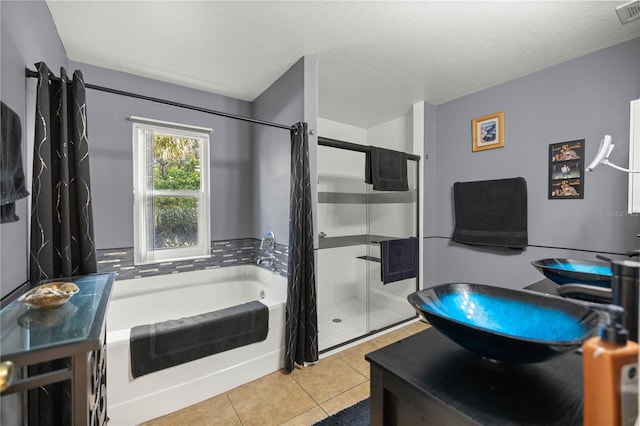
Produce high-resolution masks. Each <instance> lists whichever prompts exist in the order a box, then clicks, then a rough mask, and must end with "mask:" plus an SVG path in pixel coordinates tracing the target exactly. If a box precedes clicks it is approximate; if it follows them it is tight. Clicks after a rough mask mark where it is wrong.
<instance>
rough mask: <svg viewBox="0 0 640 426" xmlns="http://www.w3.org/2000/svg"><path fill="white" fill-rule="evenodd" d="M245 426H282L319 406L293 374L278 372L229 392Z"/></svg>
mask: <svg viewBox="0 0 640 426" xmlns="http://www.w3.org/2000/svg"><path fill="white" fill-rule="evenodd" d="M227 395H229V400H230V401H231V403H232V404H233V407H234V408H235V410H236V412H237V413H238V416H240V420H241V421H242V424H243V425H244V426H250V425H261V426H267V425H278V424H280V423H282V422H285V421H287V420H289V419H292V418H294V417H296V416H297V415H299V414H302V413H304V412H305V411H307V410H309V409H311V408H313V407H314V406H315V405H316V404H315V402H314V401H313V400H312V399H311V397H310V396H309V395H308V394H307V393H306V392H305V391H304V390H303V389H302V388H301V387H300V385H298V383H296V381H295V380H293V378H292V377H291V375H290V374H286V373H284V372H283V371H277V372H275V373H271V374H269V375H267V376H264V377H261V378H260V379H257V380H254V381H253V382H250V383H247V384H245V385H242V386H240V387H238V388H235V389H232V390H230V391H229V392H227Z"/></svg>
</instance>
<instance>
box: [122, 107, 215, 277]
mask: <svg viewBox="0 0 640 426" xmlns="http://www.w3.org/2000/svg"><path fill="white" fill-rule="evenodd" d="M130 120H131V121H132V122H133V135H132V140H133V194H134V201H133V217H134V220H133V230H134V263H135V264H136V265H144V264H149V263H158V262H165V261H173V260H184V259H194V258H200V257H209V256H210V255H211V220H210V210H211V199H210V192H209V188H210V184H209V165H210V158H209V143H210V138H209V134H210V133H211V132H212V129H207V128H204V127H196V126H188V125H183V124H178V123H170V122H166V121H159V120H152V119H147V118H141V117H131V118H130ZM154 134H162V135H171V136H176V137H184V138H190V139H195V140H197V141H198V143H199V149H200V190H199V191H185V190H154V189H149V188H147V184H146V183H147V182H146V178H147V177H146V173H147V168H148V165H147V155H146V143H147V142H148V141H149V139H150V138H151V139H153V136H154ZM179 195H185V196H190V197H196V198H198V244H197V245H195V246H191V247H180V248H170V249H161V250H154V249H153V246H154V244H153V242H151V243H150V242H149V239H150V238H153V237H152V236H150V235H148V234H149V233H148V232H147V226H146V223H147V222H146V219H147V218H146V216H147V215H148V214H152V212H147V205H148V203H146V202H145V201H147V200H148V199H149V198H151V197H159V196H179Z"/></svg>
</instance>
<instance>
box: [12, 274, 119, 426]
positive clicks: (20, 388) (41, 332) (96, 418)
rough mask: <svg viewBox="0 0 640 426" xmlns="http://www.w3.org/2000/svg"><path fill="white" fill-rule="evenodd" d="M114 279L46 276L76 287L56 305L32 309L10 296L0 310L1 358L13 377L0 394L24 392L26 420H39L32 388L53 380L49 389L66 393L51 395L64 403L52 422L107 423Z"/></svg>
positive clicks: (105, 275) (36, 397)
mask: <svg viewBox="0 0 640 426" xmlns="http://www.w3.org/2000/svg"><path fill="white" fill-rule="evenodd" d="M114 278H115V273H106V274H91V275H85V276H79V277H71V278H58V279H55V280H49V281H69V282H73V283H75V284H76V285H77V286H78V288H79V291H78V293H76V294H75V295H74V296H73V297H71V299H69V301H67V302H66V303H65V304H63V305H61V306H58V307H56V308H51V309H31V308H28V307H27V306H26V305H24V304H23V303H22V302H20V301H19V300H14V301H12V302H11V303H10V304H8V305H7V306H6V307H4V308H3V309H2V311H1V312H0V321H1V322H0V330H1V334H0V362H6V361H11V362H12V363H13V365H14V368H15V376H16V377H15V378H14V379H13V380H12V383H11V384H10V386H9V387H8V388H6V389H5V390H4V391H2V394H1V395H2V396H5V395H8V394H11V393H17V392H23V396H24V402H25V404H26V405H27V407H26V410H24V411H26V412H27V413H28V414H27V415H28V416H29V422H28V423H29V424H38V423H39V421H38V415H39V414H40V410H39V409H38V401H37V399H38V396H37V395H36V393H37V392H40V391H39V390H37V389H38V388H40V387H44V386H47V385H52V384H58V385H56V386H54V387H53V390H54V391H53V392H56V393H57V392H60V393H64V394H66V393H67V392H68V395H64V396H63V397H62V398H58V399H55V401H64V402H65V404H64V405H65V406H64V407H56V410H58V411H56V415H55V418H54V420H55V421H54V423H56V424H60V423H70V424H72V425H74V426H75V425H80V426H83V425H87V426H89V425H90V426H98V425H105V424H106V423H107V421H108V418H107V412H106V407H107V401H106V396H107V390H106V385H107V383H106V377H107V359H106V311H107V305H108V302H109V296H110V293H111V287H112V285H113V281H114ZM46 282H47V281H43V282H40V283H37V284H36V285H40V284H44V283H46ZM34 286H35V285H34ZM33 389H35V390H33ZM27 394H30V395H27ZM27 401H28V402H27ZM24 411H23V412H24ZM59 417H62V418H59ZM34 422H35V423H34Z"/></svg>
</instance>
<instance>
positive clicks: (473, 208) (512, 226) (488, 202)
mask: <svg viewBox="0 0 640 426" xmlns="http://www.w3.org/2000/svg"><path fill="white" fill-rule="evenodd" d="M453 203H454V209H455V219H456V223H455V227H454V230H453V236H452V237H451V239H452V240H453V241H455V242H458V243H462V244H470V245H480V246H493V247H507V248H513V249H523V248H525V247H526V246H527V244H528V234H527V182H526V181H525V179H524V178H523V177H516V178H511V179H496V180H485V181H478V182H456V183H454V184H453Z"/></svg>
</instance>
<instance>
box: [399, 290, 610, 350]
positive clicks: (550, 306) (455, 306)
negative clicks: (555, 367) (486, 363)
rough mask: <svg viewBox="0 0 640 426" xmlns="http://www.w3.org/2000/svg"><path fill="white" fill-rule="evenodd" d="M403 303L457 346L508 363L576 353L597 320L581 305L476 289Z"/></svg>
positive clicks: (429, 293)
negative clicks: (576, 349)
mask: <svg viewBox="0 0 640 426" xmlns="http://www.w3.org/2000/svg"><path fill="white" fill-rule="evenodd" d="M408 300H409V303H410V304H411V305H412V306H413V307H414V309H415V310H416V311H417V312H418V314H419V315H420V316H422V317H423V318H424V319H425V320H426V321H428V322H429V323H431V324H432V325H433V326H434V327H435V328H436V329H438V330H439V331H440V332H441V333H443V334H444V335H446V336H447V337H449V338H450V339H451V340H453V341H454V342H456V343H457V344H459V345H460V346H462V347H464V348H466V349H468V350H470V351H471V352H475V353H477V354H478V355H481V356H483V357H486V358H489V359H492V360H496V361H503V362H511V363H533V362H540V361H544V360H546V359H549V358H551V357H553V356H555V355H559V354H561V353H564V352H567V351H569V350H571V349H574V348H577V347H579V346H581V345H582V343H583V342H584V341H585V340H586V339H588V338H589V337H591V336H592V335H593V331H594V330H595V328H596V326H597V323H598V314H597V313H596V312H594V311H592V310H590V309H588V308H587V307H585V306H584V305H580V304H578V303H574V302H571V301H568V300H566V299H563V298H560V297H556V296H551V295H547V294H544V293H536V292H533V291H527V290H511V289H506V288H501V287H493V286H488V285H482V284H467V283H452V284H443V285H439V286H435V287H432V288H428V289H425V290H420V291H417V292H415V293H412V294H410V295H409V296H408Z"/></svg>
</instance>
